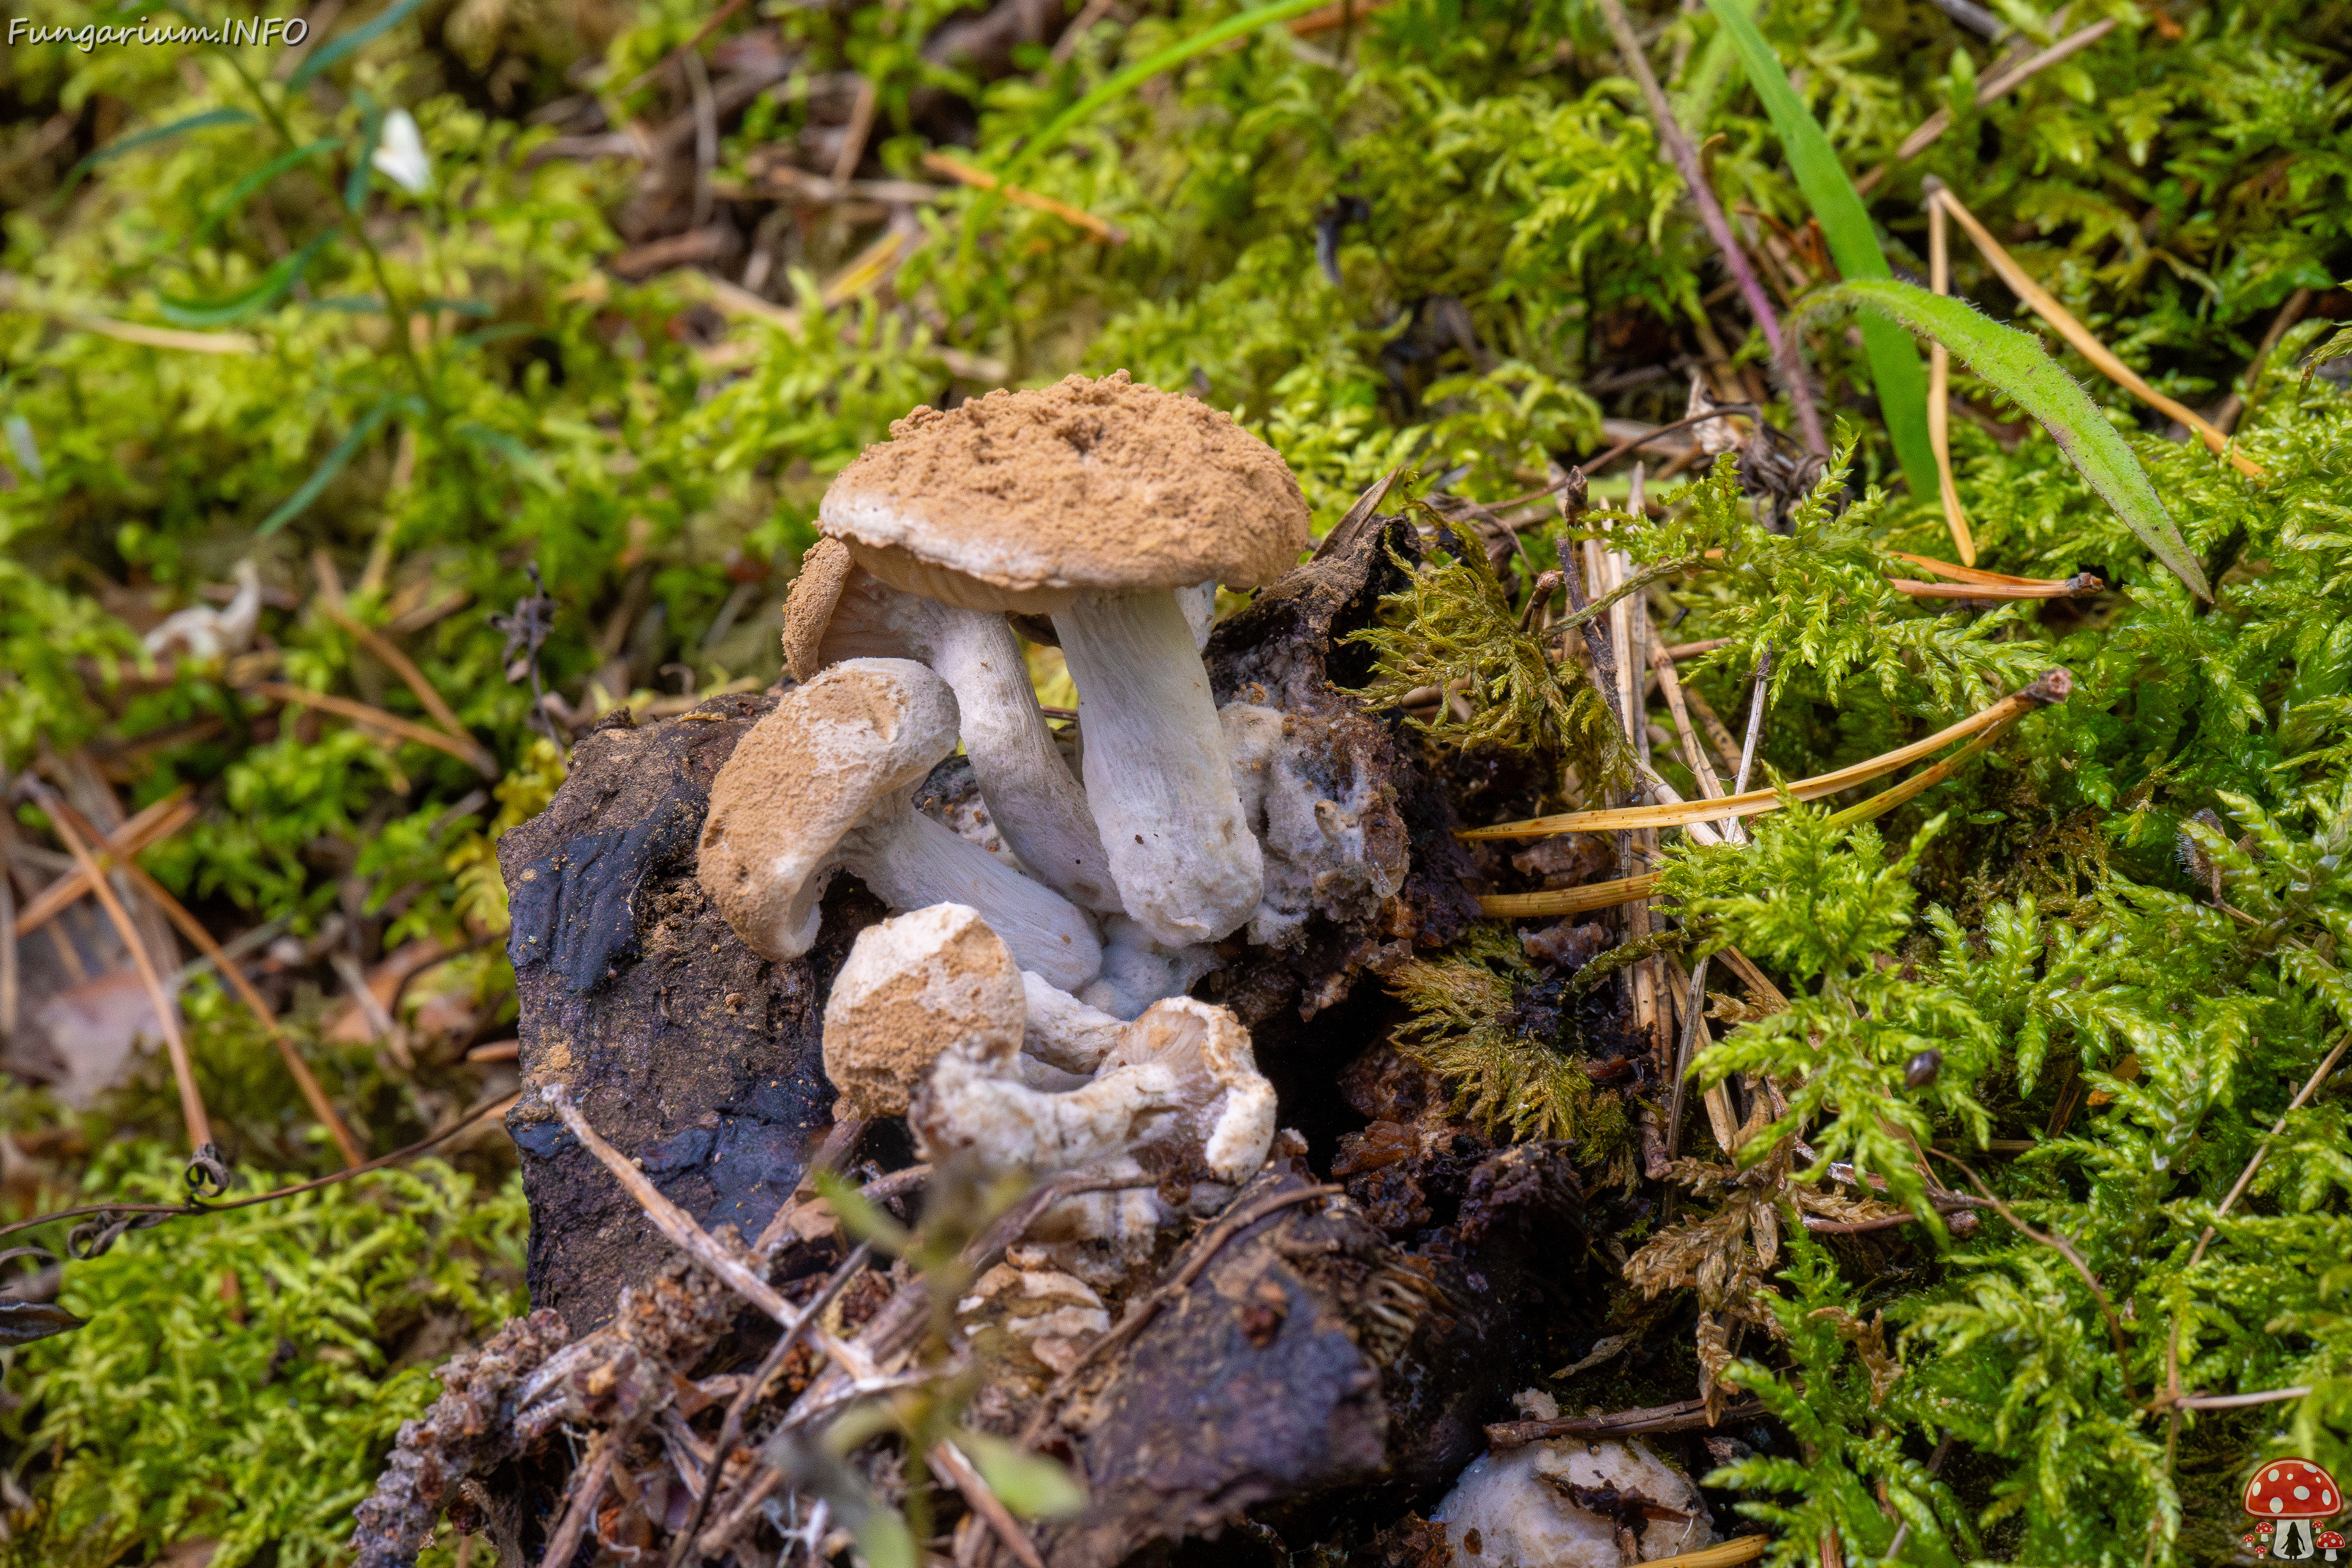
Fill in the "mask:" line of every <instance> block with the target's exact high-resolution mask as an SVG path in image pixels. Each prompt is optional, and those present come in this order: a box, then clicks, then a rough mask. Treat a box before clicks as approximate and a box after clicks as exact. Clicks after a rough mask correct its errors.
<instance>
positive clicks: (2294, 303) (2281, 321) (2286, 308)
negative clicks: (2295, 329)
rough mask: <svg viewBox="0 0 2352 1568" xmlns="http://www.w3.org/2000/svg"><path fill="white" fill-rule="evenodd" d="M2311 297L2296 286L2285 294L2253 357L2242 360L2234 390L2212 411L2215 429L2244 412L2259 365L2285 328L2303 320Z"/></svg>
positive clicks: (2234, 422)
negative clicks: (2243, 362) (2284, 300)
mask: <svg viewBox="0 0 2352 1568" xmlns="http://www.w3.org/2000/svg"><path fill="white" fill-rule="evenodd" d="M2311 298H2312V296H2311V290H2310V289H2296V290H2295V291H2294V293H2292V294H2290V295H2288V296H2287V297H2286V303H2285V304H2284V305H2281V306H2280V307H2279V312H2278V314H2277V315H2275V316H2273V317H2272V318H2271V325H2270V331H2266V332H2264V333H2263V341H2262V343H2261V345H2260V346H2259V347H2257V348H2256V349H2255V350H2254V357H2253V358H2252V359H2251V360H2248V361H2247V362H2246V374H2244V375H2242V376H2241V377H2240V378H2239V382H2240V385H2239V387H2238V389H2237V390H2235V391H2233V392H2231V394H2230V395H2229V396H2227V397H2225V398H2223V399H2222V400H2221V405H2220V406H2219V407H2217V408H2215V409H2214V410H2213V427H2214V428H2215V429H2217V430H2221V431H2224V432H2227V431H2229V430H2232V429H2234V428H2236V426H2237V423H2238V416H2240V415H2241V414H2243V413H2244V412H2245V411H2246V399H2247V397H2248V396H2250V395H2252V392H2253V390H2254V384H2256V383H2257V382H2259V381H2261V380H2262V378H2263V366H2264V365H2266V364H2268V363H2270V359H2271V351H2272V350H2273V349H2275V348H2277V347H2278V346H2279V340H2280V339H2281V338H2283V337H2284V336H2286V330H2287V329H2288V328H2289V327H2292V326H2294V324H2295V323H2296V322H2297V321H2301V320H2303V316H2304V312H2305V311H2306V310H2310V309H2311Z"/></svg>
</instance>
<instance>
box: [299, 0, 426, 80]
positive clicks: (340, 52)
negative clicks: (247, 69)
mask: <svg viewBox="0 0 2352 1568" xmlns="http://www.w3.org/2000/svg"><path fill="white" fill-rule="evenodd" d="M424 3H425V0H400V4H398V5H394V7H392V9H390V10H389V11H386V12H384V13H383V15H382V16H376V17H374V18H373V19H371V20H369V21H366V22H363V23H362V24H361V25H360V26H356V27H353V28H352V30H351V31H350V32H348V33H345V34H344V35H343V36H342V37H340V38H336V39H334V40H333V41H332V42H330V43H324V44H321V45H320V46H319V47H317V48H316V49H313V50H312V51H311V52H310V58H308V59H306V60H304V61H303V62H302V63H301V64H300V65H299V66H297V67H296V68H294V74H293V75H292V76H290V77H288V78H287V79H286V89H287V90H288V91H289V92H299V91H301V90H302V89H304V88H305V87H308V86H309V85H310V79H311V78H312V77H314V76H317V75H318V74H319V73H320V71H322V70H325V69H326V68H328V67H329V66H331V65H333V64H334V63H335V62H336V61H337V60H340V59H341V58H343V57H344V56H346V55H349V54H352V53H353V52H355V51H357V50H360V49H363V48H365V47H367V46H368V45H370V44H372V43H373V42H375V40H376V39H378V38H380V37H383V35H384V34H386V33H389V32H390V31H392V30H393V29H394V27H397V26H400V25H401V23H403V22H404V21H406V20H408V14H409V13H410V12H412V11H414V10H415V9H416V8H417V7H418V6H419V5H423V4H424Z"/></svg>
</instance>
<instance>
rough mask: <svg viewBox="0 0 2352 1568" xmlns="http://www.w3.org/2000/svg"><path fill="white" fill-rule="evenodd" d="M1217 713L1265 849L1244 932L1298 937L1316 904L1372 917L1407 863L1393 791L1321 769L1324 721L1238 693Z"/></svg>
mask: <svg viewBox="0 0 2352 1568" xmlns="http://www.w3.org/2000/svg"><path fill="white" fill-rule="evenodd" d="M1249 690H1251V691H1253V692H1255V694H1256V695H1258V696H1261V697H1263V696H1264V695H1265V693H1264V691H1263V689H1259V688H1255V687H1252V688H1249ZM1218 717H1219V718H1220V719H1221V720H1222V721H1223V724H1224V727H1225V744H1226V746H1227V748H1228V749H1229V752H1230V754H1231V755H1232V757H1233V763H1234V784H1235V786H1236V788H1237V789H1238V790H1239V791H1240V795H1241V802H1242V812H1243V816H1244V819H1245V820H1247V822H1248V823H1249V825H1250V831H1251V832H1252V833H1254V834H1255V835H1256V836H1257V838H1258V841H1259V845H1260V847H1261V848H1262V850H1263V851H1264V854H1265V893H1264V895H1263V896H1262V897H1261V898H1260V899H1259V900H1258V906H1257V909H1256V910H1255V912H1254V913H1253V914H1252V915H1251V916H1250V922H1249V940H1250V941H1252V942H1256V943H1258V944H1259V945H1260V946H1265V947H1272V946H1278V945H1281V944H1283V943H1284V942H1297V941H1298V940H1299V937H1300V934H1301V931H1302V929H1303V928H1304V927H1305V925H1306V924H1307V917H1308V916H1310V915H1312V914H1314V913H1316V912H1317V911H1318V910H1320V911H1321V912H1322V913H1323V914H1325V915H1326V916H1328V917H1329V918H1330V919H1332V920H1334V921H1349V920H1362V919H1368V918H1370V917H1372V916H1374V915H1376V914H1377V913H1378V912H1379V910H1380V909H1381V905H1382V904H1383V903H1385V902H1386V901H1387V900H1389V899H1391V898H1392V897H1393V896H1395V894H1396V892H1397V890H1398V889H1401V888H1402V887H1403V886H1404V879H1405V874H1406V873H1407V872H1408V871H1409V870H1411V869H1412V864H1411V861H1412V847H1411V846H1410V845H1409V844H1408V843H1407V842H1406V840H1405V837H1404V835H1403V833H1402V830H1401V829H1402V822H1401V821H1400V819H1399V817H1398V815H1397V812H1396V792H1395V790H1394V789H1393V788H1392V787H1391V786H1390V785H1389V784H1385V783H1381V782H1378V781H1375V780H1373V779H1370V778H1367V777H1363V776H1352V777H1337V778H1335V777H1330V776H1328V773H1330V772H1331V771H1332V769H1331V763H1333V762H1334V761H1336V760H1337V759H1338V758H1339V757H1340V756H1341V755H1342V753H1341V752H1340V751H1339V748H1337V747H1334V746H1331V745H1329V744H1328V743H1325V744H1321V745H1318V744H1315V743H1313V742H1315V741H1316V740H1318V739H1320V738H1321V737H1322V736H1325V735H1328V731H1329V721H1328V720H1323V719H1318V718H1316V717H1314V716H1312V715H1308V714H1301V713H1285V712H1283V711H1282V710H1279V709H1276V708H1269V707H1266V706H1265V705H1264V704H1263V703H1260V702H1245V701H1235V702H1228V703H1226V704H1225V706H1224V707H1223V709H1221V710H1219V711H1218ZM1109 972H1110V964H1109V962H1108V953H1107V954H1106V961H1105V964H1104V973H1105V975H1106V976H1108V973H1109ZM1101 983H1102V982H1100V981H1097V982H1096V984H1101ZM1188 984H1189V982H1188Z"/></svg>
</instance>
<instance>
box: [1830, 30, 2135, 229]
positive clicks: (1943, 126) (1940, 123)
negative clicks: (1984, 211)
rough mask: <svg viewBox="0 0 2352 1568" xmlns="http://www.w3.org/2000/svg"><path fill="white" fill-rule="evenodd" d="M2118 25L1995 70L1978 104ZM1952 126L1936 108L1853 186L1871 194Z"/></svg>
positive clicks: (2066, 40) (2078, 34)
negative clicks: (1899, 165) (1890, 156)
mask: <svg viewBox="0 0 2352 1568" xmlns="http://www.w3.org/2000/svg"><path fill="white" fill-rule="evenodd" d="M2115 26H2116V18H2114V17H2113V16H2106V17H2103V18H2101V19H2100V20H2098V21H2096V22H2094V23H2092V24H2091V25H2090V26H2087V27H2084V28H2083V29H2082V30H2081V31H2079V32H2075V33H2070V34H2068V35H2067V36H2066V37H2063V38H2061V39H2059V40H2058V41H2057V42H2056V43H2054V44H2053V45H2051V46H2050V47H2048V48H2046V49H2044V50H2042V52H2041V53H2040V54H2037V55H2032V56H2030V57H2028V58H2025V59H2022V60H2020V61H2019V62H2018V63H2017V64H2016V65H2013V66H2011V67H2010V68H2008V69H2007V70H2000V71H1995V72H1994V73H1993V74H1992V75H1990V76H1989V77H1987V78H1985V79H1984V80H1983V81H1982V82H1980V83H1979V84H1978V86H1977V107H1978V108H1979V109H1982V108H1983V107H1984V106H1985V105H1987V104H1989V103H1991V102H1993V101H1995V100H1998V99H2000V98H2002V97H2005V96H2006V95H2008V94H2010V93H2012V92H2015V91H2016V90H2017V89H2019V88H2021V87H2023V86H2024V85H2025V84H2026V83H2027V82H2029V81H2032V79H2034V78H2035V77H2037V76H2039V75H2041V74H2042V72H2043V71H2045V70H2048V69H2049V68H2051V67H2052V66H2054V65H2056V64H2057V63H2058V62H2059V61H2061V60H2063V59H2065V58H2068V57H2070V56H2072V55H2074V54H2078V53H2080V52H2081V51H2082V50H2084V49H2087V48H2089V47H2091V46H2092V45H2093V44H2095V43H2097V42H2098V41H2099V40H2100V39H2101V38H2104V37H2106V36H2107V35H2108V34H2109V33H2111V32H2113V31H2114V30H2115ZM1951 128H1952V111H1951V110H1948V109H1939V110H1936V112H1935V113H1933V114H1931V115H1929V116H1927V119H1925V120H1923V121H1920V122H1919V124H1918V126H1917V128H1916V129H1915V130H1914V131H1913V132H1911V134H1910V135H1908V136H1906V137H1905V138H1904V139H1903V144H1902V145H1901V146H1899V147H1897V148H1895V156H1894V158H1893V159H1892V160H1891V161H1889V162H1887V163H1881V164H1880V165H1878V167H1876V168H1875V169H1873V170H1871V171H1870V173H1868V174H1864V175H1863V177H1862V178H1860V179H1859V180H1856V181H1855V182H1854V183H1853V188H1854V189H1855V190H1857V191H1859V192H1861V193H1862V194H1863V195H1869V194H1870V193H1871V191H1872V190H1873V189H1874V188H1875V187H1876V186H1877V184H1878V183H1879V182H1880V181H1881V180H1884V179H1885V178H1886V176H1887V174H1889V173H1890V172H1891V171H1892V170H1893V169H1894V167H1895V164H1896V163H1909V162H1910V161H1911V160H1912V159H1914V158H1916V157H1917V156H1918V155H1919V154H1920V153H1924V152H1926V151H1927V149H1928V147H1929V146H1930V145H1931V144H1933V143H1934V142H1935V141H1936V140H1937V138H1938V137H1940V136H1941V135H1943V133H1944V132H1947V131H1949V130H1950V129H1951Z"/></svg>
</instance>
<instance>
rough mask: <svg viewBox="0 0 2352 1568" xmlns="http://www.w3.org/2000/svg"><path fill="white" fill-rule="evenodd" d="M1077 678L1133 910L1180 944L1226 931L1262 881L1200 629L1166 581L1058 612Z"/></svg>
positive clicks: (1101, 812)
mask: <svg viewBox="0 0 2352 1568" xmlns="http://www.w3.org/2000/svg"><path fill="white" fill-rule="evenodd" d="M1054 629H1055V631H1056V632H1058V633H1059V634H1060V635H1061V638H1062V658H1063V659H1064V660H1065V661H1066V663H1067V664H1068V666H1069V670H1070V678H1071V679H1073V680H1074V681H1076V683H1077V688H1078V727H1079V729H1080V730H1081V731H1084V733H1085V735H1086V740H1087V744H1086V755H1085V762H1084V770H1085V773H1086V784H1087V805H1089V806H1091V807H1092V808H1093V811H1094V818H1095V826H1097V828H1099V829H1100V830H1101V833H1102V844H1103V849H1104V852H1105V853H1106V854H1108V856H1109V857H1110V871H1111V875H1112V877H1114V878H1115V879H1117V880H1118V889H1119V896H1120V897H1121V899H1123V900H1125V902H1126V904H1127V912H1128V913H1129V916H1131V917H1132V918H1133V919H1134V920H1135V921H1136V922H1137V923H1138V924H1139V925H1141V926H1142V927H1143V928H1144V929H1145V930H1146V931H1150V933H1151V934H1152V936H1153V937H1154V938H1156V939H1157V940H1159V941H1160V942H1163V943H1165V944H1166V945H1168V946H1170V947H1183V946H1187V945H1190V944H1192V943H1194V942H1215V941H1216V940H1218V939H1219V938H1220V937H1223V936H1226V935H1229V934H1230V933H1232V932H1233V931H1235V930H1237V929H1239V928H1240V927H1241V926H1242V925H1243V924H1244V922H1246V921H1248V920H1249V918H1250V916H1251V915H1252V914H1253V913H1255V910H1256V909H1257V904H1258V900H1259V898H1260V897H1261V896H1262V895H1263V894H1264V892H1265V864H1264V861H1263V858H1262V857H1261V856H1260V853H1259V850H1258V843H1257V840H1256V838H1255V837H1253V836H1252V835H1251V833H1250V830H1249V824H1248V822H1247V821H1246V819H1244V816H1243V815H1242V802H1241V795H1240V792H1239V791H1238V790H1237V789H1235V787H1234V774H1233V767H1232V764H1231V763H1230V762H1229V761H1228V760H1227V758H1226V753H1225V731H1224V727H1223V723H1222V722H1221V721H1219V719H1218V718H1217V705H1216V701H1215V700H1214V699H1213V697H1212V696H1211V695H1210V692H1209V672H1208V669H1207V668H1206V667H1205V666H1204V665H1202V662H1201V654H1200V650H1199V649H1198V648H1197V647H1194V646H1193V642H1192V626H1190V625H1189V624H1188V623H1187V622H1186V621H1185V618H1184V611H1183V608H1182V606H1181V605H1179V604H1178V603H1177V601H1176V595H1175V594H1174V592H1172V591H1171V590H1168V589H1159V590H1156V591H1147V592H1143V593H1135V594H1089V595H1082V596H1081V597H1079V598H1078V599H1077V600H1076V602H1075V603H1073V604H1072V605H1070V607H1069V608H1068V609H1066V610H1063V611H1060V612H1057V613H1056V614H1055V616H1054Z"/></svg>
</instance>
